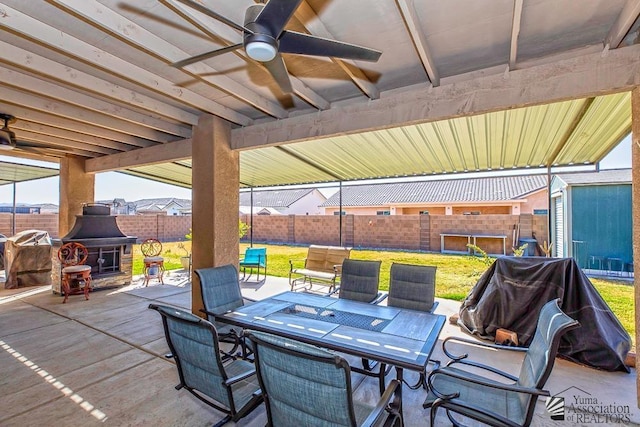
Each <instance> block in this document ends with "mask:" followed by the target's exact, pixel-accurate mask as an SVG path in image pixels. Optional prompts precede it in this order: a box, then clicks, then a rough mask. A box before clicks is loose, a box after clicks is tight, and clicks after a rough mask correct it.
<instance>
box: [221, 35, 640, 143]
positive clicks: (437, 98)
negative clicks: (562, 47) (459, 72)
mask: <svg viewBox="0 0 640 427" xmlns="http://www.w3.org/2000/svg"><path fill="white" fill-rule="evenodd" d="M639 56H640V45H634V46H629V47H624V48H619V49H615V50H612V51H610V52H609V54H608V55H605V56H603V55H601V53H600V52H598V53H593V54H588V55H584V56H580V57H576V58H570V59H564V60H559V61H557V62H554V63H549V64H542V65H538V66H532V67H531V68H525V69H519V70H515V71H512V72H510V73H509V74H508V75H505V74H504V73H500V74H494V75H480V76H479V77H477V78H475V79H472V80H466V81H461V82H458V83H453V84H449V85H443V86H439V87H435V88H433V87H427V88H425V86H424V85H417V86H415V87H414V88H413V90H406V89H405V90H402V91H397V92H390V93H383V96H381V98H380V99H378V100H375V101H368V102H366V103H357V104H351V105H344V106H336V105H334V106H333V107H332V108H331V110H327V111H320V112H317V113H314V114H313V115H300V116H296V117H291V118H288V119H284V120H279V121H274V122H268V123H261V124H257V125H253V126H249V127H245V128H240V129H233V130H232V131H231V134H232V147H233V148H234V149H239V150H244V149H251V148H258V147H265V146H274V145H281V144H286V143H293V142H302V141H308V140H315V139H321V138H328V137H332V136H340V135H345V134H352V133H357V132H366V131H372V130H380V129H389V128H394V127H401V126H406V125H413V124H419V123H427V122H434V121H438V120H445V119H450V118H454V117H466V116H473V115H478V114H483V113H489V112H493V111H500V110H506V109H510V108H515V107H526V106H533V105H541V104H546V103H551V102H557V101H563V100H568V99H578V98H585V97H590V96H598V95H604V94H607V93H614V92H622V91H628V90H631V89H632V88H634V87H636V86H638V85H640V62H638V57H639Z"/></svg>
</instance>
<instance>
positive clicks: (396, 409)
mask: <svg viewBox="0 0 640 427" xmlns="http://www.w3.org/2000/svg"><path fill="white" fill-rule="evenodd" d="M247 336H248V337H249V339H250V340H251V341H252V342H253V343H254V346H255V349H256V350H255V364H256V371H257V373H258V381H259V382H260V388H261V389H262V395H263V398H264V402H265V406H266V408H267V417H268V424H267V425H269V426H273V423H272V421H271V419H272V416H271V408H270V404H269V393H268V390H266V387H265V384H264V381H263V379H262V375H261V368H260V351H259V346H261V345H264V346H268V347H271V348H273V349H276V350H277V351H280V352H282V353H286V354H291V355H294V356H296V357H301V358H306V359H308V360H313V361H316V362H318V363H332V364H334V365H335V366H336V367H338V368H340V369H343V370H345V371H346V372H347V373H348V376H347V377H349V378H350V377H351V373H350V372H351V371H352V370H353V369H352V368H351V367H350V366H349V363H348V362H347V361H346V360H345V359H343V358H342V357H340V356H337V355H336V356H335V357H333V358H332V359H331V360H327V358H326V357H320V356H315V355H311V354H304V353H301V352H299V351H296V350H294V349H290V348H287V347H284V346H276V345H274V344H272V343H269V342H266V341H264V340H262V339H260V338H259V337H257V336H256V335H254V334H253V333H252V331H247ZM399 387H401V384H400V382H399V381H398V380H392V381H391V382H390V384H389V386H388V387H387V388H386V390H384V392H383V393H381V397H380V400H379V401H378V403H377V405H376V406H375V409H374V410H373V412H372V413H371V414H370V415H369V416H368V417H367V419H366V420H365V421H364V423H363V424H362V425H361V426H360V427H369V426H374V425H377V424H378V423H379V421H380V420H381V419H382V417H383V415H385V413H386V414H387V420H385V423H384V424H383V425H384V426H385V427H390V426H395V425H398V424H396V423H398V422H399V425H400V426H403V425H404V420H403V417H402V412H401V409H400V408H401V407H402V405H401V401H400V397H399V395H398V388H399ZM346 394H347V396H348V398H349V403H350V405H349V406H350V410H351V414H350V418H351V419H352V420H353V421H354V424H353V425H354V426H355V425H356V424H355V415H354V413H353V404H352V403H351V401H352V396H353V389H352V384H351V381H347V384H346ZM392 399H393V400H392Z"/></svg>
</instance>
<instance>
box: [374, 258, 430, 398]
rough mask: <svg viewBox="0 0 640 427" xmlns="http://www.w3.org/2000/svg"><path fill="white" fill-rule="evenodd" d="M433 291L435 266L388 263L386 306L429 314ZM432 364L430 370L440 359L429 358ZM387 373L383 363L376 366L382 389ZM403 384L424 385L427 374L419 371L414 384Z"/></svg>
mask: <svg viewBox="0 0 640 427" xmlns="http://www.w3.org/2000/svg"><path fill="white" fill-rule="evenodd" d="M435 294H436V267H434V266H430V265H416V264H401V263H397V262H394V263H393V264H391V272H390V276H389V293H388V295H387V298H388V299H387V306H388V307H397V308H403V309H408V310H417V311H424V312H428V313H433V312H434V310H435V309H436V307H437V306H438V302H437V301H435ZM430 362H431V363H434V364H435V367H434V368H433V369H437V368H439V367H440V362H439V361H437V360H430ZM388 373H389V369H387V367H386V365H385V364H384V363H383V364H381V366H380V372H379V375H380V388H381V389H383V388H384V383H385V380H384V377H385V376H386V375H387V374H388ZM407 386H408V387H409V388H410V389H412V390H416V389H418V388H420V387H421V386H422V387H423V388H427V377H426V373H425V372H421V373H420V378H419V379H418V381H417V382H416V383H415V384H407Z"/></svg>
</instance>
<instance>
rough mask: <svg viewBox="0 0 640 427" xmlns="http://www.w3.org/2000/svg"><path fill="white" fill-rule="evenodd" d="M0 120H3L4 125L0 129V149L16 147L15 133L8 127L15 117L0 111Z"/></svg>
mask: <svg viewBox="0 0 640 427" xmlns="http://www.w3.org/2000/svg"><path fill="white" fill-rule="evenodd" d="M0 120H4V127H3V128H2V129H0V150H13V149H14V148H16V134H15V132H13V131H12V130H11V129H9V123H13V122H15V120H16V118H15V117H13V116H12V115H11V114H5V113H0Z"/></svg>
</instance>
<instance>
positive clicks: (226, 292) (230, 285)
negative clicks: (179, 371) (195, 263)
mask: <svg viewBox="0 0 640 427" xmlns="http://www.w3.org/2000/svg"><path fill="white" fill-rule="evenodd" d="M195 273H196V274H197V275H198V279H200V293H201V296H202V303H203V305H204V309H202V310H201V311H202V312H203V313H205V314H206V315H207V319H208V320H209V322H211V323H213V324H214V325H215V327H216V330H217V331H218V335H219V337H220V341H222V342H226V343H230V344H232V345H233V347H232V348H231V350H229V351H225V352H223V353H224V355H225V357H235V353H236V351H237V350H238V347H241V348H242V357H243V358H246V357H247V355H248V353H249V350H248V349H247V347H246V346H245V341H244V338H243V336H242V328H239V327H237V326H232V325H229V324H225V323H220V322H218V321H216V319H215V315H216V314H221V313H224V312H226V311H229V310H233V309H235V308H238V307H242V306H243V305H244V298H243V297H242V293H241V292H240V283H239V281H238V270H236V267H235V266H233V265H231V264H228V265H223V266H220V267H208V268H199V269H197V270H195Z"/></svg>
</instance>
